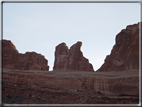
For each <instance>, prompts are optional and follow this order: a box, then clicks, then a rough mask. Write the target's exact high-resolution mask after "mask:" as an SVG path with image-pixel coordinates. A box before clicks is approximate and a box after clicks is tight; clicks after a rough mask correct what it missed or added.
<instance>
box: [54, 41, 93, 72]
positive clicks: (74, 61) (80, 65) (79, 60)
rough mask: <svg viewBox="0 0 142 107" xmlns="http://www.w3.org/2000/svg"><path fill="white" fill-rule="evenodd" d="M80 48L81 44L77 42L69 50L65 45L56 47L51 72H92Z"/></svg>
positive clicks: (90, 65) (91, 67)
mask: <svg viewBox="0 0 142 107" xmlns="http://www.w3.org/2000/svg"><path fill="white" fill-rule="evenodd" d="M81 46H82V42H77V43H76V44H74V45H73V46H71V47H70V49H68V47H67V46H66V44H65V43H61V44H59V45H58V46H56V50H55V61H54V67H53V70H67V71H68V70H69V71H94V70H93V66H92V64H90V63H89V60H88V59H86V58H85V57H84V56H83V53H82V52H81V50H80V48H81Z"/></svg>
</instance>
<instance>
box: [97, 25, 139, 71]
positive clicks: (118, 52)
mask: <svg viewBox="0 0 142 107" xmlns="http://www.w3.org/2000/svg"><path fill="white" fill-rule="evenodd" d="M127 69H139V23H138V24H134V25H129V26H127V27H126V29H123V30H122V31H121V32H120V33H119V34H117V35H116V43H115V45H114V46H113V49H112V51H111V54H110V55H108V56H107V57H106V59H105V62H104V64H103V65H102V66H101V67H100V68H99V69H98V70H97V71H122V70H127Z"/></svg>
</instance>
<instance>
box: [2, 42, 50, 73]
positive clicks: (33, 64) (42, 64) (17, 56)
mask: <svg viewBox="0 0 142 107" xmlns="http://www.w3.org/2000/svg"><path fill="white" fill-rule="evenodd" d="M2 43H3V44H2V54H3V60H2V62H3V68H11V69H24V70H49V66H48V65H47V63H48V61H47V60H46V59H45V58H44V56H43V55H41V54H37V53H35V52H26V53H25V54H21V53H19V52H18V50H17V49H16V47H15V46H14V44H13V43H12V42H11V41H8V40H2Z"/></svg>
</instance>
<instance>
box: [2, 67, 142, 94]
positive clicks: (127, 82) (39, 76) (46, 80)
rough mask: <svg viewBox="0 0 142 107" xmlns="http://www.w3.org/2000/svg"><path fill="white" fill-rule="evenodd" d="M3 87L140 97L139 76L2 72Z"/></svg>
mask: <svg viewBox="0 0 142 107" xmlns="http://www.w3.org/2000/svg"><path fill="white" fill-rule="evenodd" d="M2 80H3V85H6V86H20V87H29V88H36V89H42V88H43V89H52V90H68V91H69V90H70V91H79V90H82V91H83V90H94V91H97V92H100V93H104V94H106V95H117V96H120V95H126V96H127V95H130V96H131V95H139V73H138V72H136V71H125V73H123V72H119V73H117V72H115V73H111V72H110V73H105V72H98V73H97V72H95V73H94V72H85V71H84V72H78V71H77V72H65V71H61V72H60V73H59V72H58V71H55V72H44V71H35V70H29V71H25V70H24V71H23V70H9V69H4V70H3V78H2Z"/></svg>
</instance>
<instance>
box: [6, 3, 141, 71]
mask: <svg viewBox="0 0 142 107" xmlns="http://www.w3.org/2000/svg"><path fill="white" fill-rule="evenodd" d="M139 21H140V4H139V3H4V4H3V39H7V40H11V41H12V42H13V43H14V44H15V46H16V48H17V50H18V51H19V52H20V53H25V52H27V51H28V52H32V51H35V52H37V53H41V54H42V55H44V56H45V58H46V59H47V60H48V65H49V66H50V70H52V69H53V64H54V52H55V47H56V46H57V45H58V44H60V43H62V42H65V43H66V45H67V46H68V47H69V48H70V46H72V45H73V44H75V43H76V42H77V41H82V43H83V44H82V47H81V50H82V52H83V55H84V56H85V57H86V58H88V59H89V62H90V63H92V65H93V67H94V70H97V69H98V68H99V67H100V66H101V65H102V64H103V63H104V59H105V57H106V55H108V54H110V52H111V50H112V47H113V45H114V44H115V37H116V35H117V34H118V33H119V32H120V31H121V30H122V29H125V28H126V26H127V25H131V24H135V23H138V22H139Z"/></svg>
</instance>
